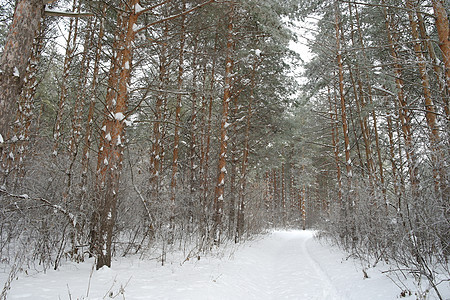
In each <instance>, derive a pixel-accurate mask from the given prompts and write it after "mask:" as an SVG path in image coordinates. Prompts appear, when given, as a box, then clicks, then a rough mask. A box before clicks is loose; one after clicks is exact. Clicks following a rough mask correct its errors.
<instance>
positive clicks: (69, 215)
mask: <svg viewBox="0 0 450 300" xmlns="http://www.w3.org/2000/svg"><path fill="white" fill-rule="evenodd" d="M0 194H4V195H7V196H8V197H11V198H16V199H23V200H34V201H38V202H42V203H43V204H44V205H45V206H48V207H51V208H53V209H55V210H56V211H58V212H60V213H62V214H63V215H64V216H66V217H67V218H68V219H69V221H70V222H71V223H72V225H73V227H76V224H77V222H76V218H75V216H74V215H73V214H72V213H70V212H68V211H67V210H65V209H64V208H62V207H61V206H60V205H57V204H53V203H51V202H50V201H49V200H47V199H44V198H36V197H30V196H28V195H27V194H22V195H17V194H12V193H10V192H8V191H7V190H6V189H4V188H3V187H1V188H0Z"/></svg>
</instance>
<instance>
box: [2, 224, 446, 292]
mask: <svg viewBox="0 0 450 300" xmlns="http://www.w3.org/2000/svg"><path fill="white" fill-rule="evenodd" d="M313 235H314V233H313V232H312V231H275V232H273V233H271V234H268V235H264V236H262V237H261V238H259V239H257V240H254V241H252V242H248V243H245V244H244V245H243V246H240V247H239V248H233V249H232V247H229V249H228V250H227V251H225V254H223V255H209V256H207V257H201V259H200V260H197V259H191V260H189V261H186V262H185V263H184V264H181V256H180V255H176V254H174V255H173V256H170V257H168V262H167V264H166V265H165V266H161V265H160V263H158V262H157V261H156V260H141V259H139V257H127V258H119V259H118V260H116V261H114V262H113V267H112V268H111V269H109V268H102V269H100V270H98V271H93V261H88V262H86V263H82V264H73V263H67V264H65V265H63V266H62V267H61V269H60V270H58V271H47V272H46V273H45V274H44V273H38V274H34V275H21V276H20V277H19V279H18V280H14V281H13V282H12V285H11V290H10V291H9V293H8V299H111V298H115V299H196V300H197V299H214V300H218V299H239V300H247V299H258V300H262V299H305V300H312V299H326V300H338V299H339V300H340V299H364V300H384V299H397V298H399V295H400V292H401V291H400V289H399V288H398V287H397V286H396V285H395V284H394V283H393V282H392V281H391V280H390V279H388V278H387V277H386V276H385V275H384V274H382V273H381V271H383V270H386V269H387V267H386V266H384V267H383V266H378V267H377V268H373V269H369V270H368V271H367V273H368V275H369V278H367V279H364V276H363V272H362V271H361V266H360V264H359V263H358V262H357V261H354V260H351V259H345V257H346V255H345V254H344V253H342V252H341V251H340V250H338V249H336V248H333V247H330V246H325V245H322V244H321V243H320V242H318V241H317V240H315V239H313ZM6 278H7V274H3V273H0V282H2V283H4V282H5V281H6ZM440 288H441V292H442V293H443V295H442V296H443V297H444V299H450V286H449V285H448V284H447V286H445V287H444V286H442V285H441V286H440ZM411 289H414V285H413V284H412V283H411ZM415 298H416V297H415V296H414V295H413V296H409V297H407V299H415ZM431 299H432V298H431Z"/></svg>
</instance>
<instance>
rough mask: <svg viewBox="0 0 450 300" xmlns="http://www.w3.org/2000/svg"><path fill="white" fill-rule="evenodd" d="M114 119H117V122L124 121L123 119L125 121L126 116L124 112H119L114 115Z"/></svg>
mask: <svg viewBox="0 0 450 300" xmlns="http://www.w3.org/2000/svg"><path fill="white" fill-rule="evenodd" d="M114 119H116V120H117V121H122V120H123V119H125V115H124V114H123V112H117V113H115V114H114Z"/></svg>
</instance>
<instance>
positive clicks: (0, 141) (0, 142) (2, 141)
mask: <svg viewBox="0 0 450 300" xmlns="http://www.w3.org/2000/svg"><path fill="white" fill-rule="evenodd" d="M4 142H5V141H4V140H3V136H2V135H1V134H0V144H3V143H4Z"/></svg>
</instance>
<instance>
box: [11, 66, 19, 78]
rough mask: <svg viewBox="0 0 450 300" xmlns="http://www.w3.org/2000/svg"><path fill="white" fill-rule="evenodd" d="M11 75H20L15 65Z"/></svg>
mask: <svg viewBox="0 0 450 300" xmlns="http://www.w3.org/2000/svg"><path fill="white" fill-rule="evenodd" d="M13 75H14V76H15V77H20V73H19V70H18V69H17V67H14V72H13Z"/></svg>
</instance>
